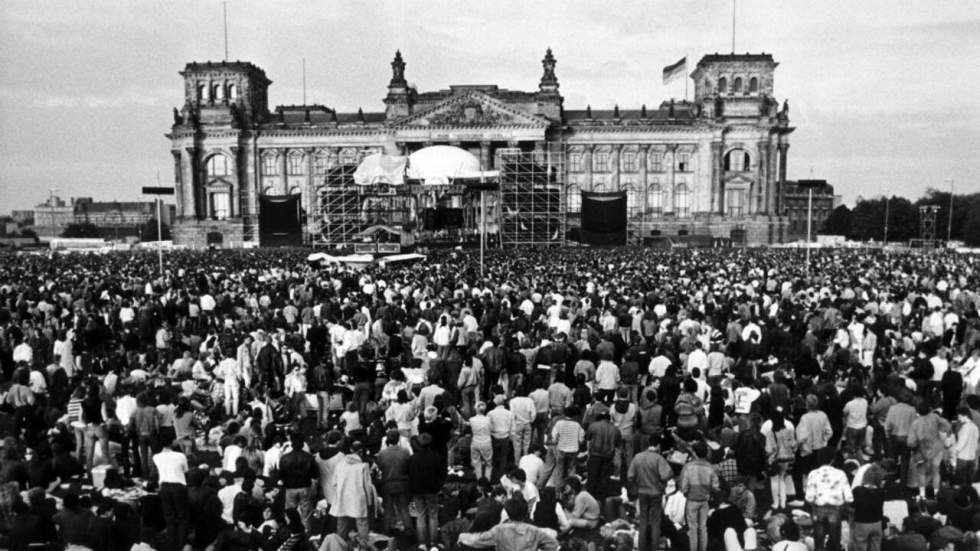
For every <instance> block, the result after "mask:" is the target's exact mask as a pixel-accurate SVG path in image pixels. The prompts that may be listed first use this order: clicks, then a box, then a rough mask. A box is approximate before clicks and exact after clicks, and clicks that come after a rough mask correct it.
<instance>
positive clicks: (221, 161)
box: [207, 154, 228, 178]
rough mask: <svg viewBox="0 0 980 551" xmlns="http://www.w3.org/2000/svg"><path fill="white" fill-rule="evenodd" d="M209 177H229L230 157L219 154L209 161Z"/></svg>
mask: <svg viewBox="0 0 980 551" xmlns="http://www.w3.org/2000/svg"><path fill="white" fill-rule="evenodd" d="M207 166H208V177H209V178H214V177H216V176H227V175H228V157H225V156H224V155H221V154H218V155H213V156H211V158H209V159H208V165H207Z"/></svg>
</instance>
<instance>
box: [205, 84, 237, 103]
mask: <svg viewBox="0 0 980 551" xmlns="http://www.w3.org/2000/svg"><path fill="white" fill-rule="evenodd" d="M197 99H198V101H224V100H225V99H227V100H229V101H234V100H236V99H238V86H236V85H235V84H233V83H227V82H214V83H211V84H208V83H207V82H198V83H197Z"/></svg>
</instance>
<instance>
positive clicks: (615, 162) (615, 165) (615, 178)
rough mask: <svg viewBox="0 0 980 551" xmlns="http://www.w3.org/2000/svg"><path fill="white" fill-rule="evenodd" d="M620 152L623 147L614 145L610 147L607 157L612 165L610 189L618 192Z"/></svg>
mask: <svg viewBox="0 0 980 551" xmlns="http://www.w3.org/2000/svg"><path fill="white" fill-rule="evenodd" d="M622 152H623V146H622V144H616V145H614V146H613V147H612V151H610V152H609V153H610V155H609V157H610V159H609V162H610V163H612V176H611V179H612V187H613V189H614V190H616V191H619V190H620V186H619V171H620V166H619V161H620V155H621V154H622Z"/></svg>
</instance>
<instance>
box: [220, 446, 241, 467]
mask: <svg viewBox="0 0 980 551" xmlns="http://www.w3.org/2000/svg"><path fill="white" fill-rule="evenodd" d="M223 455H224V457H223V459H222V460H221V468H222V469H224V470H226V471H231V472H234V471H235V462H236V461H238V458H239V457H241V456H242V448H241V446H236V445H235V444H229V445H228V446H227V447H226V448H225V450H224V454H223Z"/></svg>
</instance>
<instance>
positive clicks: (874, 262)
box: [0, 248, 980, 551]
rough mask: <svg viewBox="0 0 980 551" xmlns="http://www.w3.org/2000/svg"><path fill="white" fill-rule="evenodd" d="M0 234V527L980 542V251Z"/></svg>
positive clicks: (677, 544)
mask: <svg viewBox="0 0 980 551" xmlns="http://www.w3.org/2000/svg"><path fill="white" fill-rule="evenodd" d="M307 253H308V251H303V250H249V251H197V252H195V251H175V252H172V253H168V256H167V258H166V270H165V273H164V274H162V275H161V274H160V273H158V272H157V269H158V268H157V263H156V258H155V257H154V256H152V255H146V254H144V253H111V254H106V255H58V256H45V255H32V254H20V255H16V254H8V255H4V256H0V370H2V385H0V388H2V395H0V403H2V405H0V436H3V437H4V438H3V440H2V448H0V548H7V549H13V550H27V549H34V550H41V549H65V548H73V549H86V548H87V549H92V550H94V551H103V550H107V551H116V550H120V551H129V550H131V549H141V550H145V549H156V550H161V551H170V550H183V549H199V550H204V549H207V550H215V551H226V550H267V551H273V550H283V551H289V550H311V549H316V550H319V551H349V550H367V549H392V550H394V549H413V550H415V549H426V550H430V549H433V548H438V549H443V550H446V551H450V550H470V549H494V548H495V549H497V550H499V551H510V550H533V549H543V550H557V549H571V550H587V549H590V550H592V549H594V550H598V549H612V550H617V551H620V550H622V551H628V550H633V549H639V550H643V551H647V550H656V549H689V550H690V551H706V550H725V551H742V550H745V551H749V550H754V549H771V550H773V551H804V550H816V551H823V550H825V549H826V550H839V549H845V548H846V549H848V550H849V551H864V550H870V551H877V550H880V549H885V550H902V551H904V550H909V551H918V550H927V549H929V550H953V551H960V550H970V551H975V550H977V549H978V544H977V536H976V534H977V533H978V532H980V497H978V494H977V491H976V489H975V486H974V484H975V483H976V482H977V481H978V480H980V478H978V469H977V459H978V444H980V431H978V426H980V390H978V387H977V385H978V382H980V318H978V308H980V294H978V292H980V259H978V258H977V257H973V256H961V255H955V254H951V253H950V254H938V253H923V254H913V253H902V254H896V253H892V254H886V253H883V252H881V253H879V252H867V251H860V252H858V251H846V250H824V251H818V252H815V253H814V255H813V258H812V262H811V263H810V264H809V265H807V264H805V263H804V262H803V261H802V260H803V259H802V256H801V253H799V252H797V251H785V250H783V251H780V250H730V249H714V250H690V251H680V252H678V251H673V252H669V251H654V250H648V249H639V248H615V249H590V248H570V249H527V250H520V251H513V250H504V251H499V250H494V251H490V252H489V253H488V255H487V258H486V262H485V266H484V267H483V268H482V269H481V266H480V264H479V262H478V260H477V257H476V256H475V255H474V254H473V253H472V252H469V251H436V252H433V253H432V254H430V255H429V256H428V258H427V259H425V260H424V261H422V262H419V263H415V264H410V265H399V264H392V265H384V264H380V265H371V266H367V267H361V268H359V269H353V268H350V267H344V266H342V265H339V266H332V267H323V266H316V265H310V264H308V263H307V262H306V254H307Z"/></svg>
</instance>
